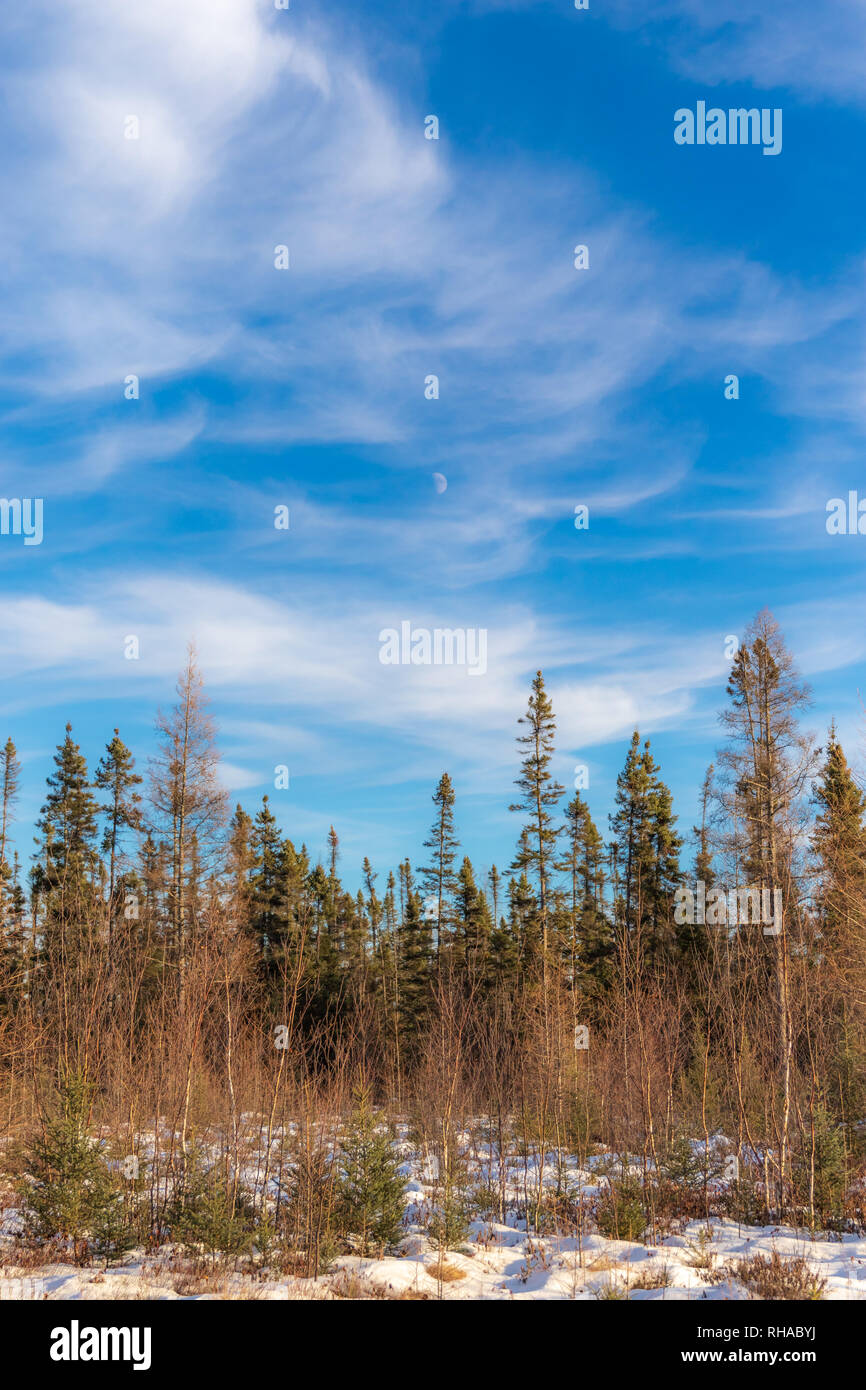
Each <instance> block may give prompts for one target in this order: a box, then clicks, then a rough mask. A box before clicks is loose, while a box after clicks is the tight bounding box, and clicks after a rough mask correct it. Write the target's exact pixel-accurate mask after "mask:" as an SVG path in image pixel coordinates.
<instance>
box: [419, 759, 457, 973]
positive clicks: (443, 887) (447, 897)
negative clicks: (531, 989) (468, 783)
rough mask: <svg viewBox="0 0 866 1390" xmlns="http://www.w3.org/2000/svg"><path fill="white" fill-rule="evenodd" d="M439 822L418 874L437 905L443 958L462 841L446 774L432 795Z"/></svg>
mask: <svg viewBox="0 0 866 1390" xmlns="http://www.w3.org/2000/svg"><path fill="white" fill-rule="evenodd" d="M433 804H434V806H435V807H436V819H435V820H434V822H433V826H432V828H431V830H430V834H429V836H428V837H427V839H426V840H425V841H424V848H425V849H429V850H430V863H429V865H427V866H426V867H425V868H423V869H419V870H418V873H419V875H420V878H421V892H422V894H423V895H424V897H425V898H426V899H428V901H429V902H432V903H435V909H434V913H433V916H432V920H434V921H435V923H436V959H437V961H438V960H439V959H440V957H441V953H442V947H443V942H445V941H447V939H448V933H449V930H450V928H451V926H452V924H453V923H452V918H453V909H452V898H453V895H454V893H455V891H456V888H457V878H456V875H455V873H454V860H455V857H456V854H457V850H458V848H459V843H460V842H459V841H458V839H457V837H456V835H455V833H454V788H453V787H452V785H451V778H450V777H449V776H448V773H447V772H443V773H442V776H441V777H440V778H439V784H438V786H437V787H436V790H435V792H434V793H433Z"/></svg>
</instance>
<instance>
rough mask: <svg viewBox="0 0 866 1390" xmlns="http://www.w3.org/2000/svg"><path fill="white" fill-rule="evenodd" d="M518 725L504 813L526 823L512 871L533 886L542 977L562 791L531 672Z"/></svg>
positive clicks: (549, 712) (539, 685)
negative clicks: (521, 730)
mask: <svg viewBox="0 0 866 1390" xmlns="http://www.w3.org/2000/svg"><path fill="white" fill-rule="evenodd" d="M518 723H519V724H523V725H525V726H526V729H527V732H526V733H525V734H521V735H519V736H518V739H517V745H518V748H520V749H523V750H524V756H523V759H522V762H521V771H520V776H519V777H518V778H516V781H515V785H516V786H517V787H518V789H519V790H520V792H521V800H520V801H518V802H515V803H514V804H513V805H512V806H511V808H510V809H511V810H512V811H519V812H522V813H523V814H524V815H526V816H527V817H528V821H527V824H526V826H525V827H524V828H525V832H526V833H525V835H524V836H522V837H521V841H520V845H519V847H518V852H517V856H516V858H515V861H514V864H513V866H512V867H513V868H515V869H519V870H521V871H522V872H523V873H526V872H527V871H528V872H529V873H531V874H532V875H533V876H534V877H535V880H536V882H537V884H538V909H539V918H540V923H541V949H542V955H543V959H544V966H545V971H546V968H547V952H548V899H549V896H550V879H551V873H552V870H553V866H554V860H555V855H556V840H557V835H558V834H559V828H558V826H557V825H556V824H555V822H554V816H553V808H554V807H555V806H556V804H557V803H558V801H559V800H560V798H561V797H562V796H563V794H564V792H565V788H564V787H563V786H560V784H559V782H557V781H555V780H554V777H553V774H552V772H551V770H550V764H551V762H552V761H553V752H554V734H555V732H556V720H555V719H554V715H553V705H552V704H551V702H550V697H549V696H548V694H547V691H546V690H545V688H544V677H543V676H542V674H541V672H540V671H537V672H536V675H535V679H534V680H533V682H532V692H531V694H530V696H529V703H528V706H527V711H526V714H525V715H521V717H520V719H519V720H518Z"/></svg>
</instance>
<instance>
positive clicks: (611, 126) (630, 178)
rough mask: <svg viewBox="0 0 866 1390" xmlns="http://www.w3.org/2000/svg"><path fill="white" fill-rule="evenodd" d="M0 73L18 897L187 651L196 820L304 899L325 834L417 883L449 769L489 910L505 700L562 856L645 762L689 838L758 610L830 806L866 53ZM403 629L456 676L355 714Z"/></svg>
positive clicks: (408, 23) (748, 33) (130, 46)
mask: <svg viewBox="0 0 866 1390" xmlns="http://www.w3.org/2000/svg"><path fill="white" fill-rule="evenodd" d="M3 28H4V33H3V50H4V52H5V54H6V55H7V83H6V87H7V91H6V96H5V100H4V103H3V105H2V107H0V123H2V147H3V151H4V159H3V169H2V174H0V178H2V180H3V187H2V197H3V207H4V217H3V221H2V226H0V238H2V254H0V274H2V277H3V285H2V302H3V313H2V342H0V410H2V414H3V423H4V426H5V429H4V444H3V468H2V475H0V495H2V496H5V497H7V498H12V497H41V498H43V499H44V540H43V543H42V544H41V545H40V546H30V547H26V546H24V545H23V543H22V539H21V538H20V537H16V536H0V575H2V582H3V603H2V605H0V650H2V659H3V670H4V676H5V679H4V681H3V684H2V697H0V698H2V703H3V710H2V715H3V719H2V727H0V735H2V736H3V737H5V736H6V734H7V733H9V734H11V735H12V736H13V738H14V739H15V741H16V743H17V744H18V745H19V748H20V750H21V754H22V757H23V760H24V763H25V777H24V782H25V787H24V797H23V800H22V805H21V812H20V815H21V827H20V830H19V841H20V843H19V848H20V849H21V850H22V851H24V852H25V853H26V852H29V848H30V837H31V830H30V822H32V819H33V817H34V815H35V814H36V813H37V812H38V807H39V804H40V802H41V799H42V793H43V789H44V778H45V776H46V774H47V772H48V771H49V770H50V766H51V757H52V753H53V749H54V746H55V744H56V743H57V742H58V740H59V739H60V737H61V736H62V731H63V725H64V722H65V721H66V719H67V718H69V719H71V720H72V723H73V728H74V733H75V736H76V737H77V738H78V739H79V740H80V742H81V743H82V746H83V747H84V750H85V752H86V753H87V755H88V757H89V758H90V760H91V762H93V763H95V761H96V759H97V758H98V756H99V755H100V752H101V750H102V747H103V745H104V743H105V742H106V741H107V739H108V738H109V737H110V736H111V730H112V728H113V727H114V725H115V724H118V725H119V726H120V729H121V733H122V735H123V736H124V738H125V739H126V741H127V742H128V743H129V744H130V746H131V747H132V748H133V750H134V752H135V753H136V755H137V756H138V757H139V758H140V759H141V761H142V762H144V760H146V758H147V756H148V754H149V753H150V752H152V749H153V734H152V724H153V718H154V714H155V711H156V707H157V706H158V705H159V704H160V703H161V704H163V705H165V704H167V703H169V702H170V700H171V697H172V687H173V681H174V677H175V674H176V672H177V670H178V668H179V666H180V664H181V662H182V660H183V655H184V649H185V644H186V642H187V640H188V639H190V638H194V639H195V641H196V643H197V647H198V652H199V657H200V661H201V665H202V667H203V670H204V672H205V676H206V679H207V683H208V688H209V691H210V694H211V698H212V704H213V712H214V714H215V716H216V718H217V720H218V722H219V724H220V726H221V730H222V734H221V743H222V747H223V751H224V758H225V767H224V778H225V781H226V783H227V785H228V786H229V788H230V790H231V792H232V795H233V796H234V797H235V798H236V799H241V800H242V801H243V802H244V803H245V804H246V805H247V806H248V807H250V808H252V807H254V805H255V804H256V803H257V801H258V799H259V798H260V796H261V795H262V793H263V792H269V793H270V794H271V797H272V802H273V803H274V805H275V808H276V809H277V812H278V814H279V817H280V821H281V824H282V825H283V827H284V829H285V831H286V833H288V834H290V835H291V836H292V837H293V838H294V839H295V840H296V841H300V840H305V841H306V843H307V844H308V846H309V847H310V849H311V851H312V853H313V855H314V857H315V856H317V855H319V854H321V853H323V852H324V846H325V835H326V833H327V829H328V826H329V825H330V824H331V823H332V822H333V823H334V824H335V826H336V827H337V830H338V833H339V834H340V836H341V838H342V842H343V867H344V872H345V875H346V877H347V879H348V880H349V881H356V879H357V872H358V866H359V863H360V859H361V857H362V856H363V854H364V853H369V854H370V856H371V858H372V859H373V861H374V865H375V867H376V868H377V869H378V870H379V871H380V873H382V874H384V873H386V872H387V869H388V868H389V867H390V866H392V865H393V864H395V863H396V861H397V860H398V859H399V858H402V857H403V856H405V855H406V854H408V855H409V856H410V857H411V858H412V860H413V862H415V863H419V862H422V860H423V851H422V850H421V840H422V839H423V838H424V834H425V833H426V830H427V827H428V823H429V821H430V818H431V807H430V801H429V798H430V794H431V792H432V790H433V787H434V786H435V783H436V780H437V779H438V777H439V775H440V773H441V772H442V771H443V770H445V769H448V770H449V771H450V773H451V775H452V778H453V780H454V783H455V787H456V791H457V797H458V801H457V821H458V828H459V830H460V833H461V838H462V840H463V843H464V845H465V847H466V849H467V851H468V852H469V853H470V854H471V855H472V857H473V859H474V860H475V861H476V863H477V865H478V866H479V868H484V867H486V866H487V865H489V864H490V862H491V861H492V860H494V859H495V860H496V861H497V862H498V863H499V864H500V865H504V864H507V863H508V860H509V858H510V856H511V854H512V852H513V846H514V840H515V838H516V834H517V824H516V817H514V816H510V815H509V813H508V811H507V806H508V803H509V801H510V800H511V799H512V796H513V788H512V778H513V776H514V771H515V763H516V754H515V751H514V736H515V733H516V732H517V729H516V719H517V716H518V715H519V714H520V713H521V712H522V710H523V708H524V706H525V702H526V695H527V691H528V686H529V682H530V680H531V677H532V674H533V673H534V671H535V670H536V669H537V668H538V667H541V668H542V669H543V670H544V672H545V676H546V679H547V682H548V686H549V688H550V690H551V693H552V696H553V700H554V705H555V709H556V712H557V716H558V722H559V728H560V734H559V754H558V765H557V768H556V772H557V775H558V776H559V779H560V781H562V782H563V783H565V784H566V785H567V786H569V787H570V786H571V782H572V770H573V767H574V765H575V763H577V762H582V763H586V764H587V765H588V767H589V769H590V788H589V793H588V796H589V801H590V804H591V806H592V809H593V812H594V814H595V816H596V818H597V820H598V822H599V824H600V826H601V827H602V828H603V829H606V821H607V813H608V811H609V810H610V809H611V805H612V797H613V789H614V783H615V778H616V773H617V771H618V770H619V768H620V767H621V765H622V761H623V758H624V754H625V748H626V744H627V740H628V738H629V736H630V734H631V731H632V729H633V728H634V727H639V728H640V730H641V733H642V734H644V735H646V736H648V737H650V738H651V739H652V742H653V748H654V751H655V753H656V756H657V758H658V759H659V761H660V763H661V766H662V770H663V773H664V774H665V775H666V777H667V778H668V780H669V781H670V783H671V785H672V787H673V789H674V793H675V802H676V809H677V811H678V812H679V815H680V822H681V828H682V829H687V828H688V827H689V826H690V825H691V823H692V820H693V817H694V814H695V805H696V795H697V789H698V787H699V785H700V782H701V778H702V775H703V772H704V769H705V767H706V764H707V763H708V761H709V760H710V759H711V758H712V756H713V751H714V749H715V748H716V746H717V745H718V742H719V738H720V732H719V729H718V725H717V711H718V709H719V707H720V706H721V704H722V703H723V701H724V686H725V679H726V673H727V667H728V662H727V661H726V659H725V639H726V637H727V636H728V635H729V634H739V633H741V632H742V630H743V628H744V626H745V624H746V623H747V622H748V620H749V619H750V618H751V617H752V616H753V615H754V613H755V612H756V611H757V610H758V609H759V608H761V607H762V606H764V605H765V604H766V605H768V606H770V607H771V608H772V609H773V611H774V613H775V614H776V617H777V618H778V619H779V621H780V623H781V624H782V627H783V630H784V632H785V634H786V636H787V638H788V640H789V643H790V645H791V646H792V648H793V649H794V651H795V654H796V656H797V659H798V661H799V664H800V667H801V669H802V670H803V672H804V674H805V675H806V676H807V677H808V679H809V680H810V681H811V683H812V686H813V688H814V695H815V704H814V709H813V712H812V719H811V723H812V725H813V727H814V728H815V730H816V731H817V732H818V733H819V734H820V733H822V732H823V730H824V729H825V728H826V725H827V722H828V721H829V718H830V717H831V715H835V717H836V719H837V722H838V725H839V728H840V731H841V734H842V737H843V740H844V741H845V743H846V745H847V748H848V751H849V755H850V756H851V757H852V759H854V760H855V762H859V756H860V755H859V743H860V740H861V709H860V699H859V692H860V690H861V689H863V687H864V686H866V666H864V660H866V628H864V624H863V622H862V620H861V619H862V611H863V589H864V586H863V579H862V574H863V561H864V554H866V552H864V547H866V538H864V537H860V536H829V535H828V534H827V532H826V526H825V521H826V510H825V508H826V503H827V500H828V499H829V498H831V497H835V496H845V495H847V493H848V491H849V490H850V489H855V490H856V489H858V488H859V489H860V491H861V494H862V495H863V496H864V497H866V471H864V467H863V433H864V416H866V392H864V366H866V363H864V298H863V253H864V232H863V209H864V198H863V192H862V177H861V170H862V167H863V155H864V152H866V124H864V116H866V109H864V105H866V103H864V97H863V91H862V71H863V65H864V60H866V11H864V10H863V7H862V5H860V4H859V3H854V2H853V0H837V2H836V3H835V4H834V5H833V6H831V7H827V8H824V7H820V8H819V7H815V6H814V5H812V4H806V3H804V2H803V0H786V3H777V0H760V3H759V2H758V0H743V3H740V4H737V5H736V6H733V5H728V6H723V5H713V4H710V3H709V2H708V0H662V2H661V3H654V4H652V5H647V4H639V3H637V2H636V0H590V9H589V10H588V11H576V10H575V9H574V8H573V5H571V6H570V5H569V4H568V3H566V0H559V3H540V2H539V0H533V3H531V4H520V3H510V4H505V3H502V4H497V3H485V2H484V0H476V2H475V3H471V0H464V3H448V0H441V3H439V4H437V5H435V6H397V5H394V4H393V3H392V4H388V5H384V4H376V3H372V4H367V5H365V6H364V8H363V10H361V9H360V8H359V7H358V6H357V5H356V4H351V5H350V4H344V3H330V4H328V5H324V4H317V3H312V2H309V3H305V0H291V8H290V9H289V10H288V11H278V10H276V9H275V8H273V5H272V4H268V3H265V0H255V2H253V0H186V3H185V4H184V5H183V6H178V5H176V4H173V3H168V0H141V2H140V3H137V4H135V5H133V6H115V5H110V4H109V3H107V0H99V3H96V2H95V0H80V3H78V4H76V6H75V7H69V9H68V10H67V9H66V8H63V9H61V10H58V9H57V8H56V7H55V6H49V5H47V4H40V3H37V4H34V5H33V6H31V7H28V8H27V11H26V13H10V14H9V15H7V16H6V17H5V18H4V20H3ZM698 100H706V101H707V103H708V105H718V106H720V107H723V108H727V107H729V106H737V107H739V106H746V107H751V106H755V107H758V108H764V107H768V108H781V109H782V111H783V117H784V121H783V131H784V140H783V149H782V153H781V154H780V155H779V156H778V157H775V158H766V157H764V156H763V155H762V153H761V150H760V148H753V147H716V148H710V147H706V146H704V147H697V146H695V147H683V146H678V145H676V144H675V142H674V140H673V130H674V112H675V110H677V109H678V108H680V107H692V108H694V106H695V104H696V102H697V101H698ZM431 114H435V115H436V116H437V117H438V119H439V127H440V138H439V139H438V140H426V139H425V138H424V123H425V117H427V116H428V115H431ZM129 115H136V116H137V117H138V119H139V122H140V136H139V138H138V139H137V140H128V139H125V138H124V122H125V120H126V118H127V117H128V116H129ZM578 243H583V244H586V245H588V246H589V248H590V267H589V269H588V270H586V271H577V270H575V268H574V265H573V248H574V246H575V245H576V244H578ZM280 244H285V245H287V246H288V247H289V249H290V260H291V268H290V269H289V270H288V271H277V270H276V269H275V268H274V247H275V246H277V245H280ZM130 373H134V374H136V375H138V376H139V378H140V398H139V399H138V400H133V401H129V400H126V399H125V398H124V389H123V384H124V379H125V378H126V377H127V375H128V374H130ZM729 373H735V374H736V375H737V376H738V377H739V379H740V398H739V399H738V400H726V399H725V397H724V381H725V377H726V376H727V375H728V374H729ZM430 374H435V375H437V376H438V377H439V380H440V395H439V399H438V400H427V399H425V395H424V382H425V378H426V377H427V376H428V375H430ZM434 473H441V474H442V475H444V477H445V478H446V479H447V488H446V489H445V490H444V491H443V492H439V491H437V489H436V487H435V486H434V483H433V476H432V475H433V474H434ZM578 503H585V504H587V505H588V506H589V508H590V526H589V529H588V530H586V531H581V532H578V531H576V530H575V528H574V525H573V515H574V507H575V505H576V504H578ZM279 504H285V505H288V506H289V507H290V509H291V525H290V529H289V530H288V531H287V532H285V531H277V530H275V528H274V526H273V511H274V507H275V506H277V505H279ZM404 620H409V621H411V622H412V623H413V625H415V626H426V627H428V628H435V627H437V626H441V627H466V628H485V629H486V630H487V632H488V648H489V651H488V668H487V673H486V674H485V675H484V676H483V677H477V678H473V677H470V676H469V675H468V673H467V672H466V670H465V669H460V668H445V667H417V668H413V667H389V666H383V665H382V664H381V663H380V661H379V659H378V658H379V640H378V636H379V632H380V631H381V629H383V628H385V627H389V626H394V627H397V626H399V624H400V622H401V621H404ZM128 634H135V635H137V636H138V638H139V640H140V648H141V656H140V660H138V661H127V660H125V659H124V638H125V636H127V635H128ZM283 763H284V764H287V765H288V766H289V768H290V770H291V785H290V788H289V789H288V790H287V791H279V792H278V791H275V790H274V788H273V769H274V767H275V766H276V765H277V764H283Z"/></svg>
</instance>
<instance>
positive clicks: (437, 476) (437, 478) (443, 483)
mask: <svg viewBox="0 0 866 1390" xmlns="http://www.w3.org/2000/svg"><path fill="white" fill-rule="evenodd" d="M433 484H434V486H435V488H436V491H437V492H444V491H445V489H446V487H447V486H448V479H447V478H446V477H445V474H444V473H434V474H433Z"/></svg>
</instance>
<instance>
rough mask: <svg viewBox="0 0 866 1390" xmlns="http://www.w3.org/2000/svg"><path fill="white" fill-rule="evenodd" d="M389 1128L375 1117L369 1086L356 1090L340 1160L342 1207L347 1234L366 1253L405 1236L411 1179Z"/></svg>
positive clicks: (342, 1218)
mask: <svg viewBox="0 0 866 1390" xmlns="http://www.w3.org/2000/svg"><path fill="white" fill-rule="evenodd" d="M400 1166H401V1162H400V1159H399V1157H398V1155H397V1154H395V1152H394V1149H393V1147H392V1144H391V1138H390V1135H389V1134H388V1132H387V1130H383V1129H382V1127H381V1125H380V1124H379V1123H378V1121H377V1120H376V1116H375V1115H374V1113H373V1107H372V1104H371V1101H370V1092H369V1089H368V1088H367V1087H364V1086H361V1087H359V1088H358V1089H357V1090H356V1092H355V1108H354V1111H353V1113H352V1116H351V1118H350V1120H349V1123H348V1124H347V1126H346V1130H345V1133H344V1135H343V1139H342V1143H341V1153H340V1160H339V1170H340V1171H339V1180H338V1190H339V1211H340V1219H341V1222H342V1226H343V1229H344V1231H345V1232H346V1234H347V1235H351V1236H355V1237H356V1238H357V1239H358V1241H359V1242H360V1248H361V1254H362V1255H370V1254H372V1253H373V1252H374V1251H375V1252H377V1253H378V1254H379V1255H381V1254H383V1253H384V1251H385V1250H386V1249H387V1247H388V1246H391V1245H396V1243H397V1241H398V1240H399V1239H400V1237H401V1235H402V1221H403V1215H404V1212H405V1201H404V1192H405V1189H406V1183H405V1180H404V1178H403V1177H402V1176H401V1173H400Z"/></svg>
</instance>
